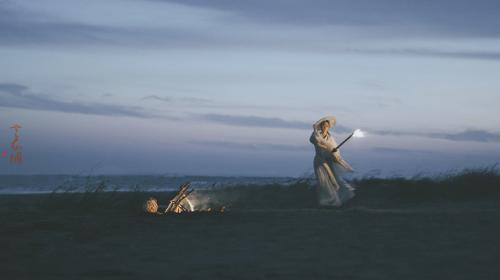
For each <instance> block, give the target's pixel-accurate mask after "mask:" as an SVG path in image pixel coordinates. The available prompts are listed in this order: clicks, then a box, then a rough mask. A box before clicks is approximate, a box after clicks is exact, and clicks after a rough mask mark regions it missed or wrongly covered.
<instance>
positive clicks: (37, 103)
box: [0, 83, 159, 118]
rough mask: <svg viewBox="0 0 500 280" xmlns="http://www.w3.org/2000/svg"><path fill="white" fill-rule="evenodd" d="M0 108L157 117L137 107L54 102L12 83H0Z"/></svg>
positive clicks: (49, 98) (47, 97) (54, 100)
mask: <svg viewBox="0 0 500 280" xmlns="http://www.w3.org/2000/svg"><path fill="white" fill-rule="evenodd" d="M0 107H7V108H19V109H29V110H38V111H55V112H65V113H78V114H87V115H102V116H128V117H137V118H152V117H159V116H154V115H152V114H150V113H147V112H144V111H143V110H142V109H141V108H138V107H124V106H118V105H113V104H104V103H83V102H76V101H72V102H68V101H61V100H56V99H53V98H51V97H49V96H47V95H42V94H37V93H33V92H30V91H29V88H28V87H26V86H24V85H19V84H14V83H0Z"/></svg>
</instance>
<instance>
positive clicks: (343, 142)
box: [333, 132, 354, 151]
mask: <svg viewBox="0 0 500 280" xmlns="http://www.w3.org/2000/svg"><path fill="white" fill-rule="evenodd" d="M353 135H354V132H353V133H351V135H349V137H347V138H346V139H345V140H344V141H342V143H340V144H339V145H338V146H337V147H336V148H335V149H333V150H334V151H336V150H338V149H339V148H340V146H342V145H344V144H345V142H347V140H349V139H351V137H352V136H353Z"/></svg>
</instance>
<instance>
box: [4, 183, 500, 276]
mask: <svg viewBox="0 0 500 280" xmlns="http://www.w3.org/2000/svg"><path fill="white" fill-rule="evenodd" d="M233 191H234V190H233ZM280 191H282V189H280ZM152 195H154V196H155V197H158V198H159V199H160V200H166V199H167V198H168V196H169V194H167V193H153V194H152V193H95V194H78V195H75V194H59V195H54V194H31V195H2V196H0V205H1V206H0V211H1V220H2V221H1V225H2V226H1V228H0V240H1V248H2V250H0V271H1V273H2V278H4V279H148V278H156V279H449V278H453V279H498V278H499V277H500V272H499V270H498V268H497V267H496V263H497V261H498V259H499V257H500V253H499V252H500V251H499V249H500V238H498V237H499V236H500V200H498V198H497V197H492V196H487V197H483V198H481V199H479V198H474V199H451V200H450V199H446V198H442V199H440V200H439V201H437V200H436V199H430V200H429V199H428V200H427V201H430V202H427V203H424V202H423V200H419V199H420V198H418V196H416V197H417V200H415V199H412V200H411V201H404V199H403V200H402V201H401V202H400V203H396V202H394V203H393V204H390V205H388V202H387V201H389V200H390V199H391V195H390V192H388V194H386V195H385V196H386V197H387V200H380V199H376V198H375V199H374V201H378V203H369V201H370V199H369V196H370V191H366V192H363V191H362V190H361V191H360V192H359V196H358V197H357V198H356V199H355V200H354V201H353V203H352V204H350V205H346V206H345V207H343V208H340V209H321V208H317V207H309V206H308V204H305V205H304V206H303V207H296V208H294V207H290V205H288V206H287V205H286V204H284V205H282V207H265V206H262V207H254V208H252V207H239V208H238V207H237V206H238V205H237V204H236V205H235V207H233V208H232V209H229V210H228V211H226V212H223V213H220V212H197V213H187V214H180V215H163V216H156V215H147V214H145V213H144V212H143V211H142V209H141V203H142V202H143V201H144V200H145V199H146V198H147V197H149V196H152ZM84 196H88V197H86V198H85V197H84ZM301 196H302V195H301ZM381 196H384V194H381ZM399 197H402V198H404V196H401V195H399Z"/></svg>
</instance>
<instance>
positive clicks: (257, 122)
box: [200, 114, 352, 133]
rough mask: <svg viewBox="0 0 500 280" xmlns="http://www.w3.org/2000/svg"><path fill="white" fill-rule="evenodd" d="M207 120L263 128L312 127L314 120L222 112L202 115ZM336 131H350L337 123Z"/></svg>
mask: <svg viewBox="0 0 500 280" xmlns="http://www.w3.org/2000/svg"><path fill="white" fill-rule="evenodd" d="M200 117H201V118H203V119H204V120H206V121H210V122H215V123H220V124H225V125H232V126H244V127H263V128H289V129H312V124H313V122H304V121H290V120H284V119H280V118H268V117H259V116H237V115H220V114H205V115H201V116H200ZM333 129H334V130H335V131H336V132H340V133H344V132H350V131H352V130H351V129H348V128H346V127H344V126H342V125H335V126H334V128H333Z"/></svg>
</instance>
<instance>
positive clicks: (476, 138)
mask: <svg viewBox="0 0 500 280" xmlns="http://www.w3.org/2000/svg"><path fill="white" fill-rule="evenodd" d="M368 133H370V134H374V135H381V136H415V137H427V138H434V139H444V140H451V141H473V142H484V143H486V142H496V143H500V133H497V132H490V131H486V130H482V129H468V130H465V131H461V132H440V133H435V132H411V131H391V130H370V131H368Z"/></svg>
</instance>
